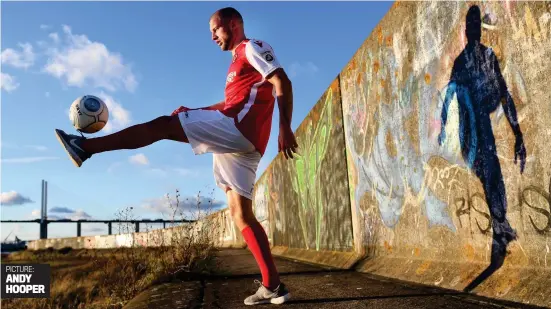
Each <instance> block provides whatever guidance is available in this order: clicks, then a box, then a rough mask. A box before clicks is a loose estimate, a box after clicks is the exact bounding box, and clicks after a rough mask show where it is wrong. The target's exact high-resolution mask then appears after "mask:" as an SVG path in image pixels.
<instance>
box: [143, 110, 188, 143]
mask: <svg viewBox="0 0 551 309" xmlns="http://www.w3.org/2000/svg"><path fill="white" fill-rule="evenodd" d="M148 126H149V128H150V131H151V132H152V134H155V135H156V136H157V139H159V140H161V139H170V140H174V141H179V142H185V143H189V141H188V138H187V136H186V134H185V132H184V128H183V127H182V124H181V122H180V119H179V118H178V115H173V116H160V117H157V118H155V119H153V120H151V121H150V122H149V123H148Z"/></svg>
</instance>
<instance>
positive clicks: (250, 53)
mask: <svg viewBox="0 0 551 309" xmlns="http://www.w3.org/2000/svg"><path fill="white" fill-rule="evenodd" d="M280 67H281V65H280V63H279V61H278V60H277V58H276V56H275V54H274V51H273V49H272V47H271V46H270V45H269V44H268V43H266V42H264V41H260V40H254V39H246V40H244V41H243V42H241V43H240V44H239V45H238V46H237V48H236V49H235V52H234V55H233V59H232V63H231V65H230V68H229V70H228V76H227V78H226V88H225V104H224V109H223V110H222V111H221V112H222V113H223V114H224V115H226V116H228V117H232V118H234V119H235V124H236V126H237V128H238V129H239V131H240V132H241V133H242V134H243V135H244V136H245V137H246V138H247V139H248V140H249V141H251V143H252V144H253V145H254V146H255V148H256V149H257V150H258V152H260V154H261V155H264V152H265V150H266V146H267V144H268V140H269V139H270V130H271V126H272V115H273V110H274V102H275V100H276V95H275V89H274V87H273V85H272V84H271V83H270V82H269V81H267V80H266V79H265V78H266V76H267V75H269V74H270V73H272V72H273V71H274V70H276V69H277V68H280Z"/></svg>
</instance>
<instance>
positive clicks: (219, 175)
mask: <svg viewBox="0 0 551 309" xmlns="http://www.w3.org/2000/svg"><path fill="white" fill-rule="evenodd" d="M260 159H261V156H260V153H258V152H257V151H251V152H246V153H215V154H213V172H214V179H215V181H216V184H217V186H218V187H220V188H221V189H222V190H224V192H227V191H228V189H231V190H233V191H234V192H235V193H236V194H238V195H240V196H242V197H244V198H246V199H249V200H252V195H253V189H254V183H255V181H256V171H257V169H258V164H259V162H260Z"/></svg>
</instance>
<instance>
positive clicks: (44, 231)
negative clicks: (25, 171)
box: [40, 180, 48, 239]
mask: <svg viewBox="0 0 551 309" xmlns="http://www.w3.org/2000/svg"><path fill="white" fill-rule="evenodd" d="M41 206H42V207H41V209H40V239H46V238H48V222H47V221H46V219H48V216H47V212H48V182H47V181H45V180H42V205H41Z"/></svg>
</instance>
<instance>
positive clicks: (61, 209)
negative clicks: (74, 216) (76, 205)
mask: <svg viewBox="0 0 551 309" xmlns="http://www.w3.org/2000/svg"><path fill="white" fill-rule="evenodd" d="M50 211H51V212H57V213H66V214H71V213H73V212H75V211H74V210H72V209H71V208H67V207H59V206H58V207H54V208H52V209H50Z"/></svg>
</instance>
